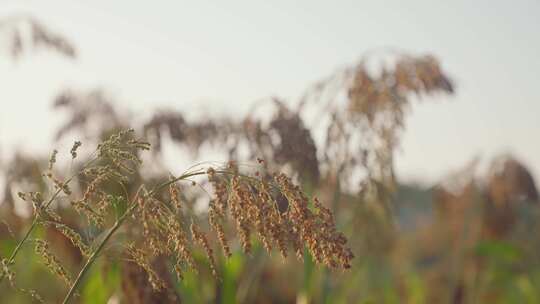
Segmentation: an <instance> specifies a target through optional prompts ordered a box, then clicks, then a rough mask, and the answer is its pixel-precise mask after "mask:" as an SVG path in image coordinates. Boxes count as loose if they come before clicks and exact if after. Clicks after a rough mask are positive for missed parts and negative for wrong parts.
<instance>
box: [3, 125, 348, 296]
mask: <svg viewBox="0 0 540 304" xmlns="http://www.w3.org/2000/svg"><path fill="white" fill-rule="evenodd" d="M81 146H82V143H81V142H79V141H76V142H75V143H74V145H73V147H72V148H71V150H70V151H69V153H70V156H71V159H72V160H77V159H78V156H79V155H78V154H79V152H78V150H79V148H80V147H81ZM149 149H150V144H149V143H147V142H145V141H142V140H137V139H135V137H134V130H132V129H129V130H125V131H121V132H119V133H115V134H113V135H111V136H110V137H109V138H108V139H107V140H105V141H103V142H101V143H100V144H99V145H98V146H97V148H96V150H95V151H94V152H93V153H92V154H91V157H90V158H89V160H88V161H87V162H85V163H84V164H82V166H81V167H80V168H81V169H80V170H78V172H76V173H73V174H72V175H71V176H68V177H67V178H62V177H61V174H59V173H58V172H57V170H56V166H55V164H56V159H57V156H58V155H59V152H58V151H56V150H54V151H53V153H52V154H51V157H50V159H49V164H48V168H47V170H46V172H45V173H43V178H44V179H45V180H47V181H48V183H49V184H50V185H51V186H52V191H51V192H50V193H41V192H36V191H29V192H20V193H19V197H20V198H21V199H22V200H24V201H26V202H28V203H30V204H32V206H33V221H32V223H31V225H30V227H29V229H28V230H27V232H26V234H25V235H24V236H23V237H22V239H21V240H20V241H19V242H18V245H17V246H16V248H15V249H14V250H13V252H12V254H11V255H10V256H9V257H7V258H4V259H2V269H1V274H0V279H1V280H3V279H4V278H7V279H8V281H9V282H10V283H11V285H12V286H13V287H14V288H17V286H16V283H15V273H14V272H13V271H12V265H13V264H14V263H15V261H16V258H17V254H18V253H19V251H20V249H21V248H22V246H25V245H26V244H29V243H31V244H33V245H34V247H35V253H36V254H37V255H38V256H39V257H40V258H41V260H42V261H43V264H44V265H45V266H46V267H47V268H48V269H49V270H50V272H51V273H53V274H54V275H55V276H57V277H58V278H59V279H61V280H62V281H63V282H65V284H66V287H67V288H68V291H67V293H66V296H65V298H64V301H63V303H68V302H69V301H70V300H71V299H72V298H73V297H74V296H75V295H76V293H77V290H78V288H79V286H80V285H81V284H82V279H83V278H84V276H85V274H86V273H87V272H88V270H89V269H90V267H92V265H93V264H94V263H95V261H96V259H97V258H98V257H100V256H102V255H103V253H104V252H105V251H107V250H108V247H107V245H110V243H111V242H112V240H113V239H114V242H115V244H120V247H121V248H123V250H121V251H120V252H116V254H115V253H114V252H111V253H108V254H107V255H106V256H107V257H108V258H117V259H128V260H130V261H132V262H134V263H136V264H137V265H138V266H140V267H141V268H142V269H144V270H145V272H146V273H147V276H148V280H149V282H150V284H151V286H152V288H153V289H154V290H156V291H159V290H166V289H171V288H172V287H171V286H169V285H170V284H168V283H167V281H166V280H165V279H164V278H162V277H161V276H160V273H159V272H158V271H156V270H155V269H154V268H153V266H152V260H154V259H156V258H160V259H168V260H170V261H171V265H172V266H171V272H174V273H175V274H176V276H177V277H178V279H180V280H181V279H182V278H183V273H184V271H185V270H186V269H187V268H189V269H193V270H195V271H197V269H198V268H199V267H200V266H198V265H197V263H196V261H195V259H194V256H193V252H194V250H196V247H199V248H200V249H202V250H203V251H204V252H205V253H206V256H207V258H208V262H209V267H210V270H211V272H212V274H213V275H214V276H215V277H216V278H217V279H219V276H220V274H219V273H218V268H217V266H216V260H215V259H216V258H215V253H214V249H213V245H212V244H211V242H210V240H211V239H210V238H209V234H210V233H215V234H216V239H217V240H218V241H219V245H220V247H221V251H222V252H223V255H224V256H225V257H229V256H230V255H231V247H230V245H229V243H228V240H227V239H226V236H225V232H224V231H225V228H224V224H225V223H226V222H227V221H231V222H232V224H233V225H234V226H235V228H236V232H237V235H238V237H239V241H240V244H241V247H242V249H243V251H244V252H245V253H249V252H250V250H251V242H252V240H253V238H252V235H253V236H257V237H258V239H259V240H260V242H261V243H262V244H263V246H264V248H265V249H266V250H267V251H268V253H271V252H272V250H273V249H274V248H275V249H277V251H279V253H280V254H281V255H282V256H283V257H286V256H287V255H288V252H289V247H292V249H293V250H294V252H295V254H296V256H297V257H298V258H303V251H304V248H306V249H307V250H308V251H309V252H310V254H311V255H312V256H313V258H314V260H315V261H316V262H317V263H319V264H321V265H324V266H327V267H330V268H334V269H348V268H350V267H351V260H352V259H353V254H352V252H351V250H350V249H349V248H348V247H347V246H346V243H347V239H346V238H345V236H344V235H343V234H342V233H340V232H338V231H337V230H336V227H335V223H334V219H333V215H332V213H331V212H330V211H329V210H328V209H327V208H326V207H324V206H323V205H322V204H321V203H320V202H319V201H318V200H317V199H316V198H314V199H313V200H311V199H309V198H308V197H307V196H306V194H305V193H304V192H303V191H302V189H300V187H299V186H297V185H295V184H294V183H293V181H292V180H291V179H290V178H289V177H287V176H286V175H284V174H282V173H276V174H271V173H270V172H267V171H266V170H265V166H264V160H262V159H259V160H258V162H259V166H257V167H256V168H257V170H256V171H255V172H247V173H242V172H240V170H239V169H238V166H236V165H235V164H233V163H230V164H228V165H226V166H223V167H201V166H199V167H197V168H196V169H191V170H189V171H187V172H184V173H183V174H180V175H178V176H175V175H171V176H170V178H169V179H168V180H163V181H158V182H157V183H155V184H153V185H151V184H150V183H144V182H141V183H140V185H139V186H138V187H136V190H134V191H131V193H130V192H129V191H128V187H127V185H128V184H130V183H131V184H132V183H133V180H136V179H137V178H138V179H139V180H141V181H142V180H143V179H142V178H141V177H136V176H135V173H136V172H138V167H139V166H141V164H142V160H141V158H140V157H139V153H140V152H142V151H146V150H149ZM195 177H199V178H201V177H204V178H206V179H207V180H208V182H209V184H210V185H211V186H212V188H213V191H212V192H213V193H212V194H209V195H210V198H209V200H210V203H209V209H208V220H209V227H211V230H212V231H204V228H203V226H201V225H200V224H199V222H200V219H199V218H198V217H197V216H193V215H190V214H189V213H188V212H185V210H184V209H185V206H184V205H185V203H184V202H183V196H182V193H181V192H182V191H183V186H184V185H183V184H182V183H184V184H186V183H187V184H188V185H189V184H191V185H197V183H198V182H197V181H195V180H192V178H195ZM75 180H83V181H85V183H84V184H85V187H83V188H84V189H82V190H81V191H78V190H76V189H75V188H76V185H75V183H74V182H75ZM111 183H116V184H118V185H120V187H121V188H122V189H123V192H124V193H123V194H121V195H119V194H118V193H116V192H114V191H110V190H108V188H107V187H106V185H107V184H111ZM72 188H73V189H72ZM278 200H279V201H285V202H286V204H285V208H280V206H279V205H278V203H277V201H278ZM62 204H64V205H67V206H71V207H72V208H73V209H74V210H76V212H77V213H78V214H79V215H80V216H81V219H84V220H85V221H87V222H88V224H89V226H90V227H93V229H94V230H96V231H97V232H96V233H92V234H91V235H90V236H88V237H83V235H82V234H81V233H80V232H79V231H77V229H74V228H72V227H70V226H69V225H68V224H67V223H66V222H65V220H64V219H63V217H62V216H61V215H60V213H58V212H56V207H57V206H58V205H62ZM39 226H43V227H48V228H53V229H56V230H57V231H58V232H59V233H61V234H63V235H64V236H65V237H66V238H67V239H69V241H70V242H71V243H72V244H73V245H74V246H75V247H76V248H78V250H79V251H80V253H81V256H82V257H84V259H85V262H84V264H83V266H82V268H81V269H80V271H79V272H78V274H75V275H74V274H71V273H69V271H68V270H67V269H66V268H65V267H64V266H63V265H62V261H61V260H60V259H59V258H58V257H56V256H55V255H54V253H53V251H52V250H51V248H50V244H49V243H48V242H47V241H46V240H45V239H40V238H35V237H34V236H35V233H34V231H35V230H36V228H37V227H39ZM118 234H122V235H123V236H124V237H122V238H119V237H117V235H118ZM17 289H18V290H21V291H24V292H27V293H29V294H30V295H32V296H33V297H34V298H35V299H36V300H41V298H40V297H39V295H37V293H36V292H34V291H27V290H24V289H21V288H17Z"/></svg>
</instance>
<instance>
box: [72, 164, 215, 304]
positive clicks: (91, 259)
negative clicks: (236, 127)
mask: <svg viewBox="0 0 540 304" xmlns="http://www.w3.org/2000/svg"><path fill="white" fill-rule="evenodd" d="M217 172H219V173H224V172H225V171H223V172H222V171H217ZM203 174H206V171H197V172H192V173H186V174H184V175H181V176H179V177H176V178H174V179H171V180H169V181H167V182H164V183H162V184H160V185H157V186H156V187H155V188H154V189H153V190H152V191H150V192H149V193H148V194H146V195H145V196H146V197H152V196H153V195H154V194H156V193H157V192H159V191H160V190H162V189H163V188H165V187H167V186H169V185H171V184H173V183H175V182H177V181H179V180H183V179H186V178H189V177H192V176H196V175H203ZM141 189H142V186H141V187H139V190H138V191H137V193H136V194H135V196H134V197H133V200H132V201H131V207H129V209H128V210H127V211H126V212H124V214H123V215H122V216H121V217H120V218H119V219H118V220H117V221H116V222H115V223H114V226H112V227H111V229H110V230H109V232H107V235H105V237H104V238H103V240H101V242H100V243H99V245H98V247H97V248H96V250H95V251H94V252H93V253H92V255H91V256H90V257H89V258H88V261H86V264H84V266H83V268H82V269H81V271H80V272H79V274H78V275H77V278H76V279H75V282H73V284H72V285H71V288H70V289H69V291H68V293H67V294H66V297H65V298H64V301H63V302H62V303H63V304H67V303H69V300H70V299H71V298H72V297H73V295H74V294H75V291H76V290H77V288H78V287H79V285H80V284H81V281H82V278H83V277H84V275H85V274H86V272H88V270H89V269H90V267H91V266H92V264H93V263H94V262H95V260H96V259H97V257H98V256H99V254H100V253H101V251H102V250H103V248H104V247H105V244H106V243H107V241H108V240H109V239H110V238H111V237H112V236H113V234H114V233H115V232H116V231H117V230H118V228H120V226H121V225H122V223H123V222H124V221H125V220H126V219H127V218H128V217H129V215H130V214H131V213H132V212H133V211H135V210H136V209H137V207H138V206H139V205H138V204H137V203H136V200H137V198H138V196H139V192H140V191H141Z"/></svg>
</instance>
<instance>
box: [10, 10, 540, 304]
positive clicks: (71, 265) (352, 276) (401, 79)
mask: <svg viewBox="0 0 540 304" xmlns="http://www.w3.org/2000/svg"><path fill="white" fill-rule="evenodd" d="M0 33H2V35H6V37H9V39H8V40H7V41H8V42H7V43H6V45H3V46H2V47H5V48H6V49H7V50H8V53H9V54H11V56H13V58H15V59H17V58H19V57H21V56H23V55H24V54H25V53H26V52H28V50H30V49H35V48H41V47H46V48H52V49H53V50H55V51H57V52H58V53H59V54H61V55H63V56H67V57H69V58H75V57H76V54H77V52H76V49H75V47H74V46H72V45H71V44H70V43H69V41H67V40H66V39H64V38H62V37H61V35H58V34H56V33H52V32H50V31H49V30H47V29H46V27H45V26H44V25H43V24H41V23H40V22H38V21H36V20H35V19H33V18H32V17H30V16H14V17H13V18H7V19H5V20H1V21H0ZM376 55H377V56H374V55H366V56H363V57H362V58H361V60H360V61H359V62H357V63H354V64H351V65H349V66H348V67H346V68H345V69H342V70H339V71H337V72H335V73H333V74H332V75H330V76H328V77H325V78H323V79H321V80H320V81H319V82H317V83H315V84H314V85H313V86H311V87H309V88H308V89H307V90H306V94H305V95H304V97H303V98H301V100H297V101H295V100H283V99H281V98H279V97H270V98H268V99H265V100H263V101H260V102H258V103H255V104H253V107H252V110H251V111H250V112H249V113H248V115H246V117H243V118H241V119H238V118H232V117H205V116H200V117H196V118H193V117H191V116H190V115H189V114H188V113H186V112H185V111H184V110H179V109H161V110H159V111H156V112H155V113H150V114H149V115H146V116H145V117H143V118H141V117H139V116H130V115H126V114H125V113H128V111H127V110H129V109H119V108H117V107H116V106H115V103H114V100H113V99H112V98H111V97H110V96H108V94H107V91H106V90H103V89H101V88H96V89H94V90H91V91H85V92H81V91H77V90H72V89H69V88H67V89H66V90H64V91H62V92H60V93H59V94H58V96H57V98H56V99H55V100H54V101H53V102H52V105H53V107H54V109H56V110H57V111H59V112H60V111H62V112H64V114H65V117H66V120H65V122H64V123H63V124H62V125H61V126H59V127H58V129H57V131H56V139H57V142H55V143H53V145H58V144H59V143H60V142H62V141H63V140H66V139H69V140H71V139H72V138H73V137H75V138H78V139H81V140H83V142H84V148H89V147H92V146H93V145H94V144H96V143H97V142H99V141H100V140H102V139H104V138H106V137H107V136H108V135H109V134H111V133H112V132H113V131H115V130H119V129H123V128H126V127H133V128H135V129H136V130H137V132H138V133H139V134H140V135H142V136H144V138H145V139H146V140H148V141H149V142H151V143H152V147H153V148H152V153H150V155H147V156H144V160H145V166H144V167H143V169H142V171H141V172H138V173H137V176H138V179H136V180H135V181H134V184H133V185H129V186H128V187H136V186H137V185H136V184H135V183H136V182H137V180H139V181H140V180H141V179H143V177H144V179H145V180H148V179H159V178H166V176H165V177H164V176H159V175H158V173H156V172H159V171H160V170H157V169H162V168H166V170H171V171H174V170H175V169H177V168H175V166H176V165H175V164H174V162H173V163H172V164H171V162H169V161H167V160H166V158H165V157H164V153H165V151H166V150H167V149H168V150H169V151H173V154H174V157H175V158H178V159H181V160H182V163H185V159H189V160H190V161H191V162H192V163H197V162H198V161H209V160H214V159H216V160H220V161H223V162H226V161H234V162H236V163H238V164H240V165H249V163H251V162H253V161H254V160H255V159H257V158H261V159H264V160H265V161H266V165H267V166H269V167H270V168H271V169H272V170H277V171H285V172H287V173H289V174H291V175H293V176H295V178H296V179H297V181H298V182H299V183H301V184H302V185H303V186H304V187H305V188H306V189H308V190H309V193H310V194H312V195H316V196H318V197H319V198H321V201H323V202H324V203H325V204H326V205H327V206H328V207H330V208H331V209H332V210H333V211H334V212H335V214H336V222H337V225H338V228H339V229H341V230H342V231H344V232H345V234H346V235H347V237H348V238H349V240H350V244H351V246H352V248H353V252H354V254H355V256H356V259H355V260H354V265H353V267H352V269H350V270H348V271H344V272H333V271H329V270H328V269H324V268H319V267H317V266H314V263H313V262H312V260H311V258H310V256H309V254H307V253H306V254H305V257H304V258H305V260H304V262H303V263H301V262H298V261H296V260H295V259H293V258H288V259H287V260H285V261H283V260H282V259H281V258H280V257H279V254H278V253H277V252H276V253H275V254H273V255H271V256H268V255H266V254H265V253H264V248H263V247H262V246H261V244H260V243H254V248H253V251H252V254H251V255H250V256H246V255H244V254H243V253H242V252H241V250H240V245H239V244H238V243H233V244H232V250H233V255H232V257H231V258H229V259H224V258H223V257H219V259H218V262H219V269H218V272H219V274H220V276H221V278H220V280H215V279H214V278H213V277H212V274H211V273H210V271H208V270H206V271H205V270H201V272H200V273H198V274H195V273H193V272H188V273H186V274H185V278H184V280H183V281H181V282H178V281H177V280H176V278H175V277H174V276H170V277H169V278H170V282H169V284H171V285H172V286H173V288H174V289H173V290H171V291H167V292H162V293H154V292H153V291H152V289H151V287H150V285H149V283H148V280H147V277H146V274H145V273H144V272H143V271H142V270H141V269H139V268H138V266H136V265H134V264H133V263H131V262H129V261H121V262H118V263H112V262H107V261H105V260H100V262H99V263H98V265H97V266H96V267H94V268H93V269H92V271H91V273H90V274H89V275H88V277H87V278H86V279H85V280H84V284H83V287H82V289H81V292H80V295H79V297H78V301H80V303H132V304H136V303H169V302H172V300H170V299H171V298H172V297H171V296H170V295H169V294H167V293H168V292H174V293H176V295H177V297H178V299H180V301H181V302H183V303H456V304H457V303H538V302H539V301H540V237H539V236H538V231H540V227H538V226H539V221H538V219H539V212H540V211H539V210H538V203H539V199H538V192H537V189H536V186H535V181H534V179H533V177H532V176H531V174H530V173H529V171H528V169H527V168H526V166H525V165H524V164H522V163H521V162H520V161H519V160H517V159H515V158H514V157H513V156H511V155H501V156H500V157H498V158H496V159H494V160H493V161H492V165H491V167H490V169H489V170H488V172H480V170H478V169H477V166H476V164H477V159H474V158H473V159H472V160H471V162H470V163H468V164H464V166H463V168H456V171H455V172H453V173H451V174H449V176H448V178H447V179H446V180H444V181H442V182H438V183H435V184H433V185H430V186H426V185H417V184H404V183H401V182H400V180H399V178H398V177H397V176H396V174H395V172H394V165H395V164H394V156H395V153H396V150H397V149H398V148H399V142H400V137H401V136H402V134H403V132H405V120H406V117H407V114H408V113H409V111H410V108H411V104H412V103H414V102H418V101H425V102H435V101H436V99H437V96H440V95H443V94H444V95H451V94H453V93H454V91H455V90H456V89H459V88H455V86H454V84H453V82H452V80H451V79H450V78H449V77H448V76H447V75H446V73H445V72H444V69H443V67H442V65H441V64H440V62H439V61H438V60H437V59H436V58H435V57H434V56H431V55H417V54H409V53H406V52H404V51H400V50H389V51H381V52H379V53H378V54H376ZM147 114H148V113H147ZM188 117H190V118H188ZM456 148H457V147H456ZM51 150H52V149H51ZM62 152H64V153H67V151H61V154H62ZM47 158H48V156H47V155H35V154H32V153H30V152H28V151H19V152H17V153H16V154H15V155H14V157H13V159H11V160H9V161H7V162H5V163H3V164H2V167H1V175H2V181H3V185H2V186H3V189H4V190H3V191H2V193H3V198H1V204H0V218H1V220H2V222H1V225H0V255H1V256H2V257H6V256H9V255H10V253H11V252H12V250H13V249H14V247H15V245H16V243H17V240H18V239H19V238H20V237H21V234H22V233H23V232H24V230H25V227H27V226H28V225H29V222H30V220H31V219H30V218H29V210H30V209H29V208H31V206H27V205H26V204H25V203H24V202H23V201H21V200H19V199H18V198H16V193H17V191H19V190H20V189H23V188H24V189H27V190H30V189H31V190H35V191H36V190H40V189H41V190H46V189H44V188H45V187H46V184H45V183H44V182H43V180H42V177H41V172H42V171H43V170H44V168H46V166H47ZM64 165H65V167H66V169H67V168H68V167H69V166H77V163H73V164H69V162H65V163H64ZM161 172H163V171H161ZM107 187H110V188H111V189H114V188H115V187H116V188H118V185H114V184H111V185H107ZM81 188H82V185H81ZM75 191H76V190H75ZM116 191H122V189H116ZM113 192H114V191H113ZM185 193H186V195H184V196H185V197H183V200H184V201H185V202H186V204H187V205H188V209H189V210H190V212H193V213H196V214H198V217H199V218H200V222H201V223H205V222H208V220H207V213H206V209H205V208H206V206H207V203H208V198H207V196H205V195H201V194H194V193H191V192H189V191H186V192H185ZM57 209H58V213H59V214H61V215H62V216H63V217H64V218H67V219H70V218H73V219H74V220H73V221H72V222H69V223H68V225H69V226H70V227H72V228H74V229H76V230H77V231H79V232H80V233H81V234H82V235H88V234H91V233H92V231H91V229H92V227H89V226H88V225H86V223H82V222H78V221H76V220H75V219H76V217H70V214H69V212H72V211H69V210H68V209H67V208H64V206H63V205H62V204H58V205H57ZM227 228H228V229H232V227H227ZM38 233H39V235H42V236H44V237H45V238H46V239H47V240H49V241H50V243H51V244H52V246H53V248H52V249H53V251H54V253H55V254H57V256H58V257H60V259H61V260H62V261H63V263H64V264H65V265H66V267H67V268H68V270H70V271H75V270H76V269H78V268H80V266H81V263H82V262H83V259H82V256H81V255H80V253H79V251H78V250H76V248H74V247H73V245H72V244H71V243H70V242H69V240H67V239H66V238H65V237H64V236H63V235H62V234H60V233H58V232H57V231H56V230H54V229H48V228H44V229H41V230H40V231H38ZM213 245H214V246H217V242H216V240H213ZM27 247H28V248H26V247H25V248H24V249H23V251H22V253H21V254H20V255H19V257H18V259H17V261H16V264H15V268H14V269H15V271H16V273H17V282H18V285H19V286H21V287H22V288H30V287H31V288H34V289H36V290H37V292H38V293H39V294H40V295H41V296H42V297H43V298H44V299H46V301H47V302H51V303H55V302H59V301H60V300H61V298H62V296H63V295H64V293H65V286H64V285H63V284H62V283H61V282H60V281H59V280H58V279H57V278H55V277H53V276H51V275H50V274H48V272H47V271H46V269H45V268H44V266H42V264H41V263H39V262H38V259H37V258H36V256H35V254H34V253H33V250H32V248H30V247H31V246H27ZM110 250H118V248H116V249H115V248H114V244H113V246H111V248H110ZM105 254H107V253H105ZM196 259H197V260H198V262H199V263H201V264H204V263H207V261H206V259H205V258H204V253H203V252H198V253H197V255H196ZM153 263H154V266H155V269H157V271H159V272H161V273H163V274H166V273H167V268H168V267H171V265H168V264H167V262H165V261H161V260H156V261H153ZM0 294H1V295H2V296H1V302H2V303H29V302H31V298H30V297H29V296H28V295H26V294H25V293H21V292H18V291H17V290H14V289H12V288H11V287H10V286H9V284H8V283H7V282H2V284H1V285H0Z"/></svg>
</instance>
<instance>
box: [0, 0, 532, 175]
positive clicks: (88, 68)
mask: <svg viewBox="0 0 540 304" xmlns="http://www.w3.org/2000/svg"><path fill="white" fill-rule="evenodd" d="M86 3H88V4H83V1H73V0H71V1H67V0H66V1H60V0H47V1H21V0H18V1H7V0H0V17H1V16H7V15H10V14H11V13H14V12H28V13H31V14H33V15H35V16H36V17H37V18H39V19H40V20H42V21H43V22H44V23H45V24H46V25H48V27H49V28H51V29H52V30H55V31H57V32H59V33H62V34H64V35H65V36H67V37H68V38H70V39H71V40H72V41H73V42H74V44H75V45H76V46H77V48H78V50H79V52H80V56H79V58H78V59H77V60H76V61H70V60H66V59H63V58H61V57H59V56H56V55H54V54H52V53H47V52H39V53H35V54H30V55H27V56H25V57H23V58H22V59H21V60H19V61H18V62H12V61H11V60H10V59H9V58H7V57H6V56H5V55H6V54H5V53H1V54H2V57H0V105H1V106H2V107H1V108H0V148H1V149H2V150H1V151H0V153H3V154H5V153H6V152H7V151H9V150H12V149H13V148H15V147H19V148H25V149H30V150H32V151H34V150H35V151H45V149H46V148H48V147H50V143H51V140H52V130H53V129H54V126H55V125H57V124H58V122H59V117H58V116H57V114H53V113H52V112H51V111H50V109H49V108H50V103H51V100H52V97H53V96H55V93H57V92H58V91H59V90H61V89H62V88H65V87H75V88H93V87H96V86H101V87H104V88H106V89H109V90H110V91H111V92H112V93H113V94H114V96H115V97H117V99H118V100H119V101H120V103H121V106H123V107H124V108H129V109H130V110H132V111H134V112H144V111H145V110H147V109H154V108H158V107H162V106H168V107H176V108H179V109H188V110H189V109H199V108H201V107H208V108H209V109H210V110H211V111H212V112H217V113H219V112H220V111H225V112H227V113H230V114H235V113H237V112H242V111H245V110H246V109H247V108H248V107H249V105H250V104H252V103H253V102H254V101H255V100H257V99H259V98H262V97H267V96H269V95H278V96H282V97H287V98H296V97H298V96H299V95H300V94H301V93H303V91H304V89H305V88H306V87H307V86H308V85H310V84H311V83H312V82H313V81H315V80H317V79H319V78H321V77H324V76H326V75H328V74H330V73H332V72H333V71H334V70H335V69H336V68H339V67H342V66H343V65H345V64H348V63H352V62H355V61H356V60H357V59H358V58H359V56H360V55H361V54H362V53H364V52H366V51H369V50H372V49H374V48H378V47H384V46H395V47H398V48H401V49H405V50H408V51H410V52H413V53H419V54H423V53H432V54H434V55H436V56H437V57H438V58H439V59H441V61H442V63H443V67H444V68H445V69H446V70H447V71H449V73H450V74H451V76H453V78H454V79H455V81H456V83H457V92H458V94H457V95H456V96H455V97H453V98H442V99H440V98H439V99H440V100H439V99H438V100H435V102H427V103H422V104H419V105H417V106H415V107H414V109H413V113H412V115H411V116H410V117H409V119H408V121H407V122H408V123H407V128H408V129H407V131H406V135H405V137H404V142H403V145H402V149H401V151H400V153H399V155H398V159H397V167H398V174H399V176H400V177H402V178H405V179H408V178H415V179H420V178H421V179H425V178H439V177H440V176H442V175H444V174H445V173H446V172H448V171H449V170H451V169H455V168H456V167H460V166H461V165H463V164H464V163H466V162H467V160H469V159H470V158H472V157H473V156H475V155H480V156H482V157H483V159H490V158H491V157H493V156H494V155H497V154H499V153H502V152H513V153H515V154H516V155H517V156H518V157H519V158H520V159H521V160H523V161H524V162H525V163H526V165H528V166H530V167H531V168H533V171H534V173H535V175H536V177H537V178H540V140H539V138H540V136H539V133H540V121H539V115H540V86H538V84H537V83H538V80H539V79H540V59H539V57H538V56H539V54H540V2H539V1H535V0H530V1H525V0H522V1H458V0H454V1H433V0H432V1H374V0H371V1H314V0H311V1H253V0H252V1H193V2H189V3H188V2H187V1H179V0H176V1H152V2H150V1H118V0H116V1H97V0H94V1H87V2H86ZM152 3H153V4H152ZM430 101H431V100H430Z"/></svg>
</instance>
